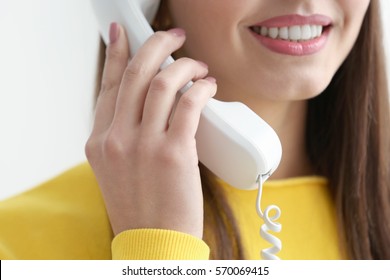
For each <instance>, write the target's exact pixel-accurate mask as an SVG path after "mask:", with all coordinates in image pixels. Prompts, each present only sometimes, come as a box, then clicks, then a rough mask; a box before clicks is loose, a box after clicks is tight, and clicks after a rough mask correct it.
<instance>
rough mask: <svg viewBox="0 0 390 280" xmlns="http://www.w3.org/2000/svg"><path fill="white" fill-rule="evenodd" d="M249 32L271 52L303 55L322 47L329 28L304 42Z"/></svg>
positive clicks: (315, 51) (312, 52)
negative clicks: (318, 35)
mask: <svg viewBox="0 0 390 280" xmlns="http://www.w3.org/2000/svg"><path fill="white" fill-rule="evenodd" d="M250 32H251V33H252V34H253V35H254V36H255V38H256V39H257V40H258V41H259V42H260V43H261V44H262V45H263V46H265V47H266V48H267V49H269V50H271V51H273V52H276V53H280V54H285V55H294V56H303V55H310V54H315V53H317V52H319V51H320V50H322V49H323V47H324V46H325V44H326V42H327V40H328V37H329V32H330V28H327V29H326V30H324V32H323V33H322V35H321V36H320V37H317V38H315V39H312V40H308V41H304V42H291V41H287V40H281V39H272V38H269V37H265V36H261V35H259V34H257V33H255V32H253V31H252V30H250Z"/></svg>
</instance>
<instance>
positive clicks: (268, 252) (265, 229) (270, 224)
mask: <svg viewBox="0 0 390 280" xmlns="http://www.w3.org/2000/svg"><path fill="white" fill-rule="evenodd" d="M268 177H269V174H265V175H263V176H260V175H259V177H258V178H257V183H258V191H257V199H256V211H257V214H258V215H259V217H260V218H261V219H262V220H263V221H264V224H263V225H262V226H261V227H260V236H261V237H262V238H263V239H264V240H266V241H267V242H269V243H271V245H273V246H272V247H270V248H267V249H263V250H261V257H262V258H263V259H264V260H279V259H280V258H279V257H278V256H276V254H277V253H278V252H280V250H282V241H280V239H279V238H277V237H275V236H273V235H272V234H270V233H269V231H272V232H280V231H281V230H282V225H281V224H280V223H278V222H275V221H276V220H277V219H279V217H280V215H281V212H282V211H281V210H280V208H279V207H278V206H276V205H270V206H268V207H267V208H265V211H264V213H263V211H262V210H261V196H262V193H263V182H264V181H265V180H266V179H267V178H268ZM272 210H274V211H275V214H274V215H273V216H270V212H271V211H272Z"/></svg>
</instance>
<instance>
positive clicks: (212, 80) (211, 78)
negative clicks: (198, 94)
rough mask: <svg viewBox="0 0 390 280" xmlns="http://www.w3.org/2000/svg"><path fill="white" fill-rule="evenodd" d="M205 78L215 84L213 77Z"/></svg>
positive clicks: (215, 80)
mask: <svg viewBox="0 0 390 280" xmlns="http://www.w3.org/2000/svg"><path fill="white" fill-rule="evenodd" d="M205 80H207V81H209V82H210V83H213V84H216V83H217V79H216V78H214V77H206V78H205Z"/></svg>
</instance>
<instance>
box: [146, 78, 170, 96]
mask: <svg viewBox="0 0 390 280" xmlns="http://www.w3.org/2000/svg"><path fill="white" fill-rule="evenodd" d="M170 85H171V83H170V81H169V79H168V78H167V77H165V76H164V75H162V74H161V75H157V76H155V77H154V78H153V80H152V81H151V83H150V90H151V91H152V92H160V91H167V90H169V89H170Z"/></svg>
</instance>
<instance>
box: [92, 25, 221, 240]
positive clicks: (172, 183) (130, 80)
mask: <svg viewBox="0 0 390 280" xmlns="http://www.w3.org/2000/svg"><path fill="white" fill-rule="evenodd" d="M110 40H111V43H110V44H109V46H108V48H107V53H106V62H105V67H104V72H103V77H102V85H101V92H100V96H99V98H98V101H97V105H96V117H95V124H94V128H93V131H92V133H91V136H90V138H89V140H88V142H87V144H86V155H87V158H88V160H89V162H90V164H91V166H92V168H93V170H94V173H95V175H96V178H97V180H98V183H99V186H100V188H101V191H102V194H103V197H104V200H105V203H106V207H107V211H108V215H109V218H110V222H111V225H112V228H113V231H114V234H118V233H120V232H122V231H124V230H128V229H136V228H160V229H171V230H177V231H181V232H185V233H188V234H192V235H194V236H197V237H199V238H201V237H202V232H203V197H202V190H201V182H200V175H199V168H198V156H197V151H196V141H195V133H196V130H197V127H198V123H199V118H200V113H201V110H202V109H203V107H204V106H205V104H206V103H207V101H208V100H209V98H210V97H212V96H213V95H214V94H215V92H216V88H217V87H216V84H215V80H214V79H213V78H205V77H206V75H207V73H208V69H207V66H206V65H204V64H203V63H201V62H198V61H195V60H192V59H189V58H181V59H179V60H177V61H176V62H174V63H173V64H171V65H170V66H168V67H167V68H165V69H164V70H162V71H159V66H160V65H161V63H162V62H163V61H164V60H165V59H166V58H167V57H168V56H169V55H170V54H171V53H172V52H174V51H176V50H177V49H179V48H180V47H181V46H182V45H183V43H184V40H185V34H184V31H183V30H181V29H173V30H170V31H168V32H157V33H156V34H155V35H153V36H152V37H151V38H150V39H149V40H148V41H147V42H146V43H145V44H144V46H143V47H142V48H140V49H139V51H138V52H137V54H136V55H135V56H134V57H133V58H132V59H131V60H130V61H129V62H128V60H129V47H128V43H127V39H126V35H125V32H124V30H123V28H122V27H121V26H119V25H117V24H115V23H114V24H112V25H111V28H110ZM190 80H193V81H194V85H193V86H192V87H191V88H190V89H189V90H188V91H187V92H186V93H185V94H183V95H182V96H181V97H180V99H179V100H178V102H177V106H176V108H175V111H174V113H173V115H172V112H173V107H174V104H175V100H176V93H177V91H178V90H179V89H180V88H182V87H183V86H184V85H185V84H186V83H187V82H188V81H190ZM171 115H172V116H171Z"/></svg>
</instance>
